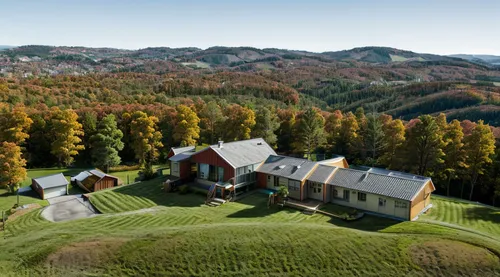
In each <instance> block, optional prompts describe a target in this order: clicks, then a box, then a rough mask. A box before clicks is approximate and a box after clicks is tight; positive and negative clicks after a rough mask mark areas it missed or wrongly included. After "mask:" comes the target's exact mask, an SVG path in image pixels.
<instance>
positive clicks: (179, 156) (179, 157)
mask: <svg viewBox="0 0 500 277" xmlns="http://www.w3.org/2000/svg"><path fill="white" fill-rule="evenodd" d="M194 153H195V152H184V153H179V154H176V155H174V156H172V157H170V159H168V160H169V161H172V162H181V161H184V160H187V159H189V158H191V156H192V155H193V154H194Z"/></svg>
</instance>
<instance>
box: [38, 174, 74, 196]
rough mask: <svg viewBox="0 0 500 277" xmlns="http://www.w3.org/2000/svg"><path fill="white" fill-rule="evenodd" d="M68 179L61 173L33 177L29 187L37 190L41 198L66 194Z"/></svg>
mask: <svg viewBox="0 0 500 277" xmlns="http://www.w3.org/2000/svg"><path fill="white" fill-rule="evenodd" d="M68 184H69V182H68V180H67V179H66V177H64V175H63V174H62V173H58V174H53V175H48V176H43V177H38V178H33V179H32V180H31V188H32V189H33V190H34V191H36V192H38V194H39V195H40V197H42V199H48V198H53V197H57V196H62V195H66V194H68Z"/></svg>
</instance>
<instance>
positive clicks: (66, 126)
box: [50, 107, 85, 166]
mask: <svg viewBox="0 0 500 277" xmlns="http://www.w3.org/2000/svg"><path fill="white" fill-rule="evenodd" d="M50 127H51V136H52V138H53V141H52V147H51V153H52V154H53V155H54V156H56V157H57V160H58V163H59V165H64V166H68V165H70V164H71V163H72V162H73V160H74V156H76V155H78V151H80V150H83V149H85V147H84V146H83V145H82V144H80V143H81V142H82V139H81V138H80V137H82V136H83V134H84V133H83V128H82V124H80V123H79V122H78V115H77V114H76V113H75V112H74V111H73V110H70V109H67V110H61V109H59V108H57V107H53V108H52V109H51V110H50Z"/></svg>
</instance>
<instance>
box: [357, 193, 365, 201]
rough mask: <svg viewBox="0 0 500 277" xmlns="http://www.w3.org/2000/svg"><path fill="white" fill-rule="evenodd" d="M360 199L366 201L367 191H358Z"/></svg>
mask: <svg viewBox="0 0 500 277" xmlns="http://www.w3.org/2000/svg"><path fill="white" fill-rule="evenodd" d="M358 201H363V202H366V193H362V192H358Z"/></svg>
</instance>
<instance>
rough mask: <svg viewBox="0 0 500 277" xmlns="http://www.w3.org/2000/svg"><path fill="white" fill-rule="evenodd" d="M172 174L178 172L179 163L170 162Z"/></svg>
mask: <svg viewBox="0 0 500 277" xmlns="http://www.w3.org/2000/svg"><path fill="white" fill-rule="evenodd" d="M172 172H179V163H176V162H172Z"/></svg>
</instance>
